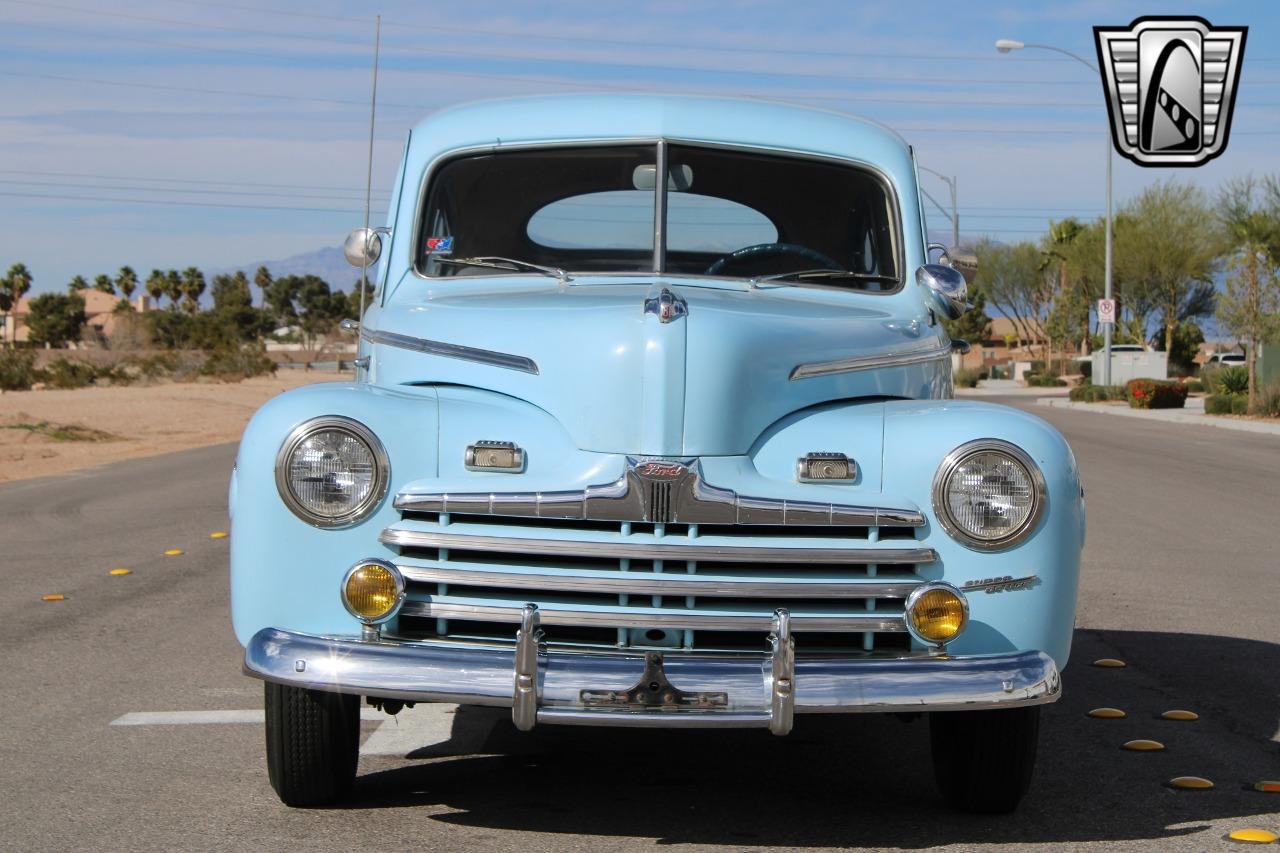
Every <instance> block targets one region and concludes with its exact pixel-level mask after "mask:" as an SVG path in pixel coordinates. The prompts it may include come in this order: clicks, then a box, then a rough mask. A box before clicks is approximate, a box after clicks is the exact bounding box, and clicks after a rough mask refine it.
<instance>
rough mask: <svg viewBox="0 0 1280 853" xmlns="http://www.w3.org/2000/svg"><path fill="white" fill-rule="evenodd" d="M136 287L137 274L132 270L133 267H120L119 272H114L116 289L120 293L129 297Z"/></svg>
mask: <svg viewBox="0 0 1280 853" xmlns="http://www.w3.org/2000/svg"><path fill="white" fill-rule="evenodd" d="M137 287H138V274H137V273H136V272H134V271H133V267H127V266H126V267H120V272H119V273H117V274H116V289H117V290H119V291H120V295H121V296H123V297H124V298H125V299H129V298H131V297H132V296H133V291H134V290H136V289H137Z"/></svg>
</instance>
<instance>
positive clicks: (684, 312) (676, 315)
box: [644, 287, 689, 323]
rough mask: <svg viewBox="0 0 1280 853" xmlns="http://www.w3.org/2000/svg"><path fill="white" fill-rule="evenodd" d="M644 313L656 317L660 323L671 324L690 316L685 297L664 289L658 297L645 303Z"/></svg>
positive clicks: (653, 297) (650, 298) (651, 298)
mask: <svg viewBox="0 0 1280 853" xmlns="http://www.w3.org/2000/svg"><path fill="white" fill-rule="evenodd" d="M644 313H646V314H653V315H655V316H656V317H657V318H658V322H659V323H670V322H671V321H672V320H679V319H680V318H681V317H687V316H688V315H689V303H688V302H685V301H684V297H683V296H680V295H679V294H676V293H672V292H671V291H670V290H669V289H667V288H665V287H664V288H662V291H661V292H660V293H659V294H658V295H657V296H651V297H649V298H648V299H646V300H645V301H644Z"/></svg>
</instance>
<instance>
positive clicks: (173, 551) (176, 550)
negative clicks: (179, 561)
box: [164, 548, 182, 557]
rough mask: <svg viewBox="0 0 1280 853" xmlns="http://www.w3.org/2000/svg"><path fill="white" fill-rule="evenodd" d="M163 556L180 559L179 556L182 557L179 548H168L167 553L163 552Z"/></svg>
mask: <svg viewBox="0 0 1280 853" xmlns="http://www.w3.org/2000/svg"><path fill="white" fill-rule="evenodd" d="M164 555H165V556H166V557H180V556H182V549H181V548H170V549H169V550H168V551H165V552H164Z"/></svg>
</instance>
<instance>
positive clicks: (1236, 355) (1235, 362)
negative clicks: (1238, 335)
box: [1204, 352, 1248, 367]
mask: <svg viewBox="0 0 1280 853" xmlns="http://www.w3.org/2000/svg"><path fill="white" fill-rule="evenodd" d="M1204 366H1205V367H1247V366H1248V361H1246V360H1245V357H1244V353H1242V352H1215V353H1214V354H1213V355H1211V356H1209V360H1208V361H1207V362H1205V365H1204Z"/></svg>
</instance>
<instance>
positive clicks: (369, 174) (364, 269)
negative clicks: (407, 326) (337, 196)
mask: <svg viewBox="0 0 1280 853" xmlns="http://www.w3.org/2000/svg"><path fill="white" fill-rule="evenodd" d="M381 48H382V16H381V15H377V16H375V17H374V30H373V95H372V97H370V98H369V166H368V168H367V169H366V170H365V175H364V233H365V235H366V237H365V239H366V248H365V251H364V252H362V253H361V254H362V255H363V258H364V259H363V261H362V263H361V264H360V313H359V314H358V315H357V319H356V346H357V347H358V346H360V332H361V331H362V330H363V327H364V293H365V291H366V290H368V289H369V251H368V243H367V240H368V234H369V196H370V195H371V193H372V187H373V120H374V116H376V115H377V113H378V51H379V50H380V49H381Z"/></svg>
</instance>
